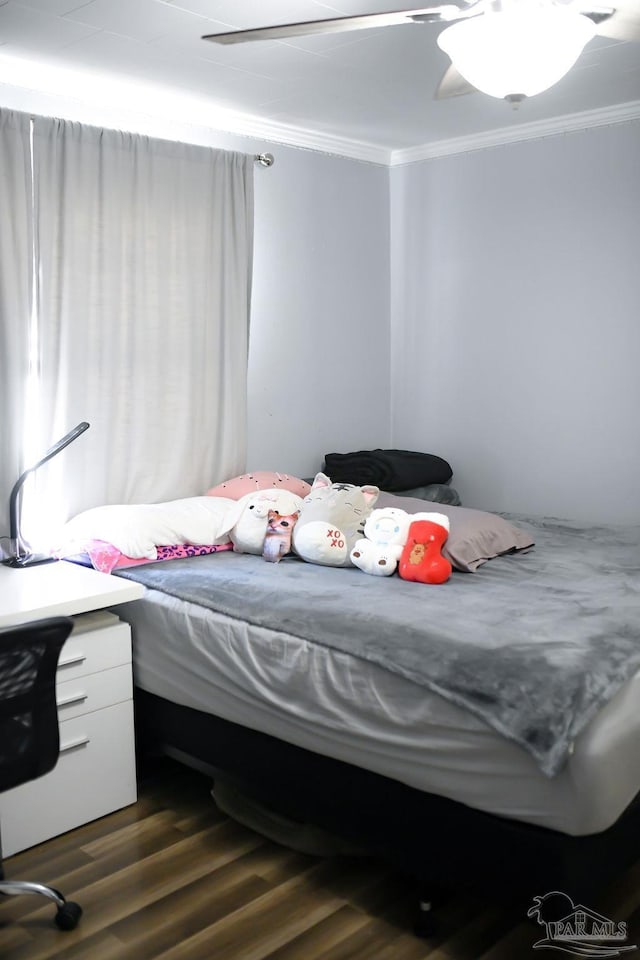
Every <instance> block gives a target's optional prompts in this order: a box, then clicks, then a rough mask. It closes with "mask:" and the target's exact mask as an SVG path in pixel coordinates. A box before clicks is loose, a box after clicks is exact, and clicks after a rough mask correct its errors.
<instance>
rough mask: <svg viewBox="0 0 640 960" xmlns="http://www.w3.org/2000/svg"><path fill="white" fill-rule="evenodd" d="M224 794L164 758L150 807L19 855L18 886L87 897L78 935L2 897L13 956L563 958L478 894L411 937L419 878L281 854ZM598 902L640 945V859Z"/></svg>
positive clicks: (4, 953) (536, 931)
mask: <svg viewBox="0 0 640 960" xmlns="http://www.w3.org/2000/svg"><path fill="white" fill-rule="evenodd" d="M210 788H211V782H210V780H209V779H208V778H207V777H205V776H203V775H201V774H199V773H196V772H195V771H192V770H189V769H187V768H186V767H183V766H181V765H178V764H176V763H174V762H173V761H169V760H167V761H160V762H158V763H157V765H155V766H154V768H153V770H150V771H147V772H146V775H145V776H144V777H143V778H142V781H141V784H140V799H139V801H138V803H137V804H135V805H133V806H131V807H128V808H126V809H125V810H121V811H118V812H117V813H114V814H112V815H110V816H108V817H104V818H103V819H101V820H98V821H96V822H94V823H92V824H88V825H87V826H85V827H81V828H79V829H78V830H76V831H73V832H71V833H68V834H66V835H64V836H62V837H58V838H56V839H54V840H51V841H49V842H47V843H44V844H41V845H40V846H38V847H34V848H33V849H31V850H27V851H24V852H23V853H21V854H18V855H17V856H15V857H12V858H10V859H8V860H7V861H6V862H5V874H6V876H7V878H11V879H15V880H18V879H29V880H37V881H39V882H41V883H49V884H52V885H53V886H54V887H57V888H59V889H60V890H61V891H62V892H63V893H64V895H65V896H66V897H67V898H68V899H73V900H77V901H78V902H80V903H81V904H82V906H83V909H84V915H83V917H82V920H81V921H80V925H79V926H78V928H77V929H76V930H74V931H72V932H66V933H65V932H62V931H59V930H58V929H57V927H56V926H55V924H54V923H53V915H54V913H55V908H54V907H53V905H52V904H50V903H49V902H47V901H45V900H43V899H42V898H40V897H31V896H28V897H7V898H4V897H3V898H1V899H2V903H0V958H2V960H45V958H64V960H85V958H86V960H148V958H160V957H161V958H162V960H423V958H425V960H426V958H429V960H521V958H522V960H524V958H530V960H535V957H536V956H540V957H542V956H544V955H546V956H549V955H550V954H551V951H549V950H542V951H534V950H533V944H534V943H535V942H536V940H538V939H539V938H540V937H541V936H542V935H543V931H542V928H541V927H537V926H535V925H533V923H532V921H527V920H526V918H524V917H522V916H518V915H514V914H513V912H512V911H510V910H509V909H508V908H507V907H506V906H505V905H503V904H500V903H493V902H492V901H491V899H486V900H482V899H480V898H478V897H475V896H471V895H465V896H458V897H455V898H451V899H450V900H449V901H446V902H445V903H444V904H443V905H442V907H441V909H440V911H439V921H440V927H439V931H438V935H437V936H435V937H433V938H432V939H429V940H421V939H419V938H417V937H415V936H414V935H413V933H412V932H411V927H412V919H413V915H414V913H413V910H414V906H415V904H414V890H413V887H412V885H411V884H410V883H409V882H408V881H407V880H406V879H404V878H402V877H400V876H397V875H395V874H394V873H393V872H390V871H389V870H388V869H387V868H385V867H384V866H383V865H381V864H379V863H376V862H373V861H371V860H366V859H357V858H353V859H338V858H335V859H328V860H323V859H318V858H314V857H310V856H306V855H302V854H298V853H295V852H293V851H290V850H287V849H285V848H283V847H280V846H278V845H276V844H274V843H272V842H270V841H268V840H265V839H264V838H262V837H261V836H259V835H258V834H255V833H253V832H252V831H250V830H248V829H246V828H244V827H242V826H240V825H239V824H236V823H235V822H233V821H232V820H230V819H229V818H227V817H226V816H224V815H223V814H221V813H220V812H219V811H218V810H217V809H216V807H215V805H214V803H213V801H212V799H211V796H210ZM590 906H592V907H593V908H594V909H597V910H598V911H599V912H600V913H603V914H605V916H607V917H610V918H611V919H614V920H616V921H626V922H627V925H628V938H627V945H632V944H639V945H640V864H638V865H637V866H636V867H635V868H633V869H632V870H630V871H628V872H627V874H625V876H624V877H623V878H621V880H620V883H619V884H618V885H617V886H616V889H612V890H610V891H609V892H608V894H607V895H606V896H605V897H604V898H603V899H602V900H601V902H600V903H598V904H591V905H590ZM553 953H554V955H556V956H557V953H556V951H553ZM563 955H566V954H563ZM635 955H636V954H635V952H632V953H630V956H631V957H633V956H635ZM637 955H638V957H639V960H640V951H639V952H638V954H637Z"/></svg>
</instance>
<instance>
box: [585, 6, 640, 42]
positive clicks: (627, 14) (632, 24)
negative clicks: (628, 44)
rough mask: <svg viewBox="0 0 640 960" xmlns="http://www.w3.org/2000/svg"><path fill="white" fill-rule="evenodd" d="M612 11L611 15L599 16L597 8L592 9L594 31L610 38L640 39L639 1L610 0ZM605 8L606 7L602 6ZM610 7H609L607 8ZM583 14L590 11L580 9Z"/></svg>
mask: <svg viewBox="0 0 640 960" xmlns="http://www.w3.org/2000/svg"><path fill="white" fill-rule="evenodd" d="M611 5H612V7H613V13H612V14H611V16H605V17H604V18H600V17H599V16H598V13H599V10H598V8H597V7H596V8H595V9H594V16H592V17H591V19H592V20H594V21H595V23H596V24H597V27H596V33H597V34H598V35H599V36H601V37H610V38H611V39H612V40H635V41H640V3H638V0H611ZM604 9H606V8H604ZM609 9H611V8H609ZM581 12H582V13H584V14H585V16H587V17H588V16H589V14H590V11H589V10H586V9H584V8H583V9H582V11H581Z"/></svg>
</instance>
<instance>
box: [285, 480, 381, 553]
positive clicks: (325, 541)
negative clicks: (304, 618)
mask: <svg viewBox="0 0 640 960" xmlns="http://www.w3.org/2000/svg"><path fill="white" fill-rule="evenodd" d="M379 495H380V490H379V488H378V487H374V486H364V487H357V486H355V485H354V484H353V483H331V480H330V479H329V477H327V476H326V475H325V474H324V473H317V474H316V477H315V479H314V481H313V484H312V486H311V490H310V492H309V493H308V494H307V496H306V497H305V498H304V500H303V501H302V507H301V508H300V516H299V517H298V521H297V523H296V525H295V527H294V528H293V537H292V544H293V549H294V551H295V552H296V553H297V554H298V556H299V557H302V559H303V560H306V561H307V562H308V563H320V564H323V565H324V566H328V567H348V566H351V556H350V554H351V550H352V549H353V547H354V545H355V542H356V540H358V539H359V538H360V537H361V536H362V533H363V528H364V523H365V521H366V519H367V517H368V516H369V514H370V512H371V510H372V508H373V505H374V503H375V502H376V500H377V499H378V496H379Z"/></svg>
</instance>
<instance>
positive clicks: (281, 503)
mask: <svg viewBox="0 0 640 960" xmlns="http://www.w3.org/2000/svg"><path fill="white" fill-rule="evenodd" d="M301 506H302V497H299V496H298V495H297V494H295V493H290V492H289V491H288V490H260V491H258V492H257V493H247V494H245V496H244V497H241V498H240V499H239V500H238V501H237V503H236V508H235V513H234V514H233V516H232V521H233V525H232V526H231V528H230V530H229V538H230V540H231V542H232V543H233V549H234V550H235V551H236V553H253V554H256V555H257V556H260V555H261V554H262V548H263V545H264V538H265V535H266V533H267V523H268V519H269V511H270V510H275V511H277V512H278V513H279V514H281V515H283V516H284V515H287V514H293V513H297V512H298V510H299V509H300V507H301Z"/></svg>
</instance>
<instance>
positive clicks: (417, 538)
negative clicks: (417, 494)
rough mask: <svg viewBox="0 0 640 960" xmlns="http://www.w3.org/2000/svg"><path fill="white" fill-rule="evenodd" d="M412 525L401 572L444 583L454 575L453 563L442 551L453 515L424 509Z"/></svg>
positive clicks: (405, 577)
mask: <svg viewBox="0 0 640 960" xmlns="http://www.w3.org/2000/svg"><path fill="white" fill-rule="evenodd" d="M420 517H421V518H422V519H420V520H414V521H413V522H412V523H411V524H410V526H409V533H408V535H407V542H406V543H405V545H404V548H403V550H402V555H401V556H400V562H399V563H398V573H399V574H400V576H401V577H402V579H403V580H417V581H419V582H420V583H444V582H445V581H446V580H448V579H449V577H450V576H451V564H450V563H449V561H448V560H447V559H446V558H445V557H443V556H442V553H441V552H440V551H441V550H442V547H443V546H444V543H445V541H446V539H447V537H448V536H449V518H448V517H446V516H445V515H444V514H443V513H421V514H420Z"/></svg>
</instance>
